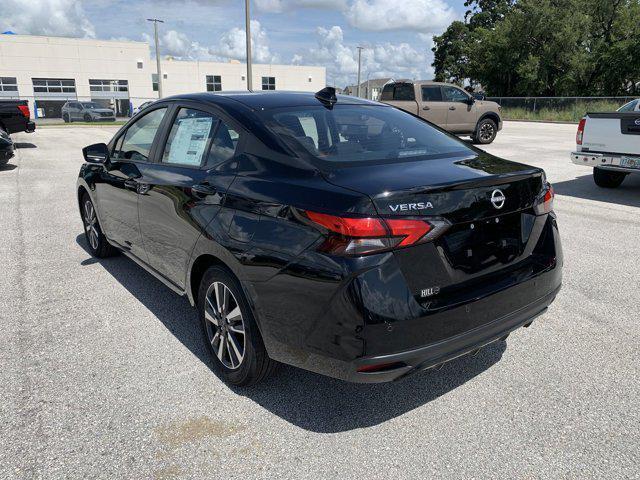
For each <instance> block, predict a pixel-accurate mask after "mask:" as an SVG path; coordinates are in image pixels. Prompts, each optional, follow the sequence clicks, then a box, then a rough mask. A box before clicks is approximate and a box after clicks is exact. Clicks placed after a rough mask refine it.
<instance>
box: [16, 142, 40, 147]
mask: <svg viewBox="0 0 640 480" xmlns="http://www.w3.org/2000/svg"><path fill="white" fill-rule="evenodd" d="M13 146H14V147H16V148H38V146H37V145H35V144H33V143H27V142H16V143H14V144H13Z"/></svg>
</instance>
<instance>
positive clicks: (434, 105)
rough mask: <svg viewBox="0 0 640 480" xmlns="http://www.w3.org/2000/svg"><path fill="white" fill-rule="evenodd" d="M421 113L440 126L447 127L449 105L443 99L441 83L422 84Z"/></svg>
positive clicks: (426, 118) (423, 116)
mask: <svg viewBox="0 0 640 480" xmlns="http://www.w3.org/2000/svg"><path fill="white" fill-rule="evenodd" d="M420 93H421V102H420V111H419V115H420V116H421V117H422V118H424V119H425V120H428V121H430V122H431V123H435V124H436V125H438V126H439V127H442V128H447V113H448V111H449V105H448V104H447V103H445V102H444V101H443V98H442V88H441V87H440V85H422V86H421V87H420Z"/></svg>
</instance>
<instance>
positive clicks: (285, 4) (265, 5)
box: [253, 0, 346, 13]
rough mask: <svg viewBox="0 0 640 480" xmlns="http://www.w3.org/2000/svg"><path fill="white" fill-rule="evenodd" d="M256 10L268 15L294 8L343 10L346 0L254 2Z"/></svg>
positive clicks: (255, 0)
mask: <svg viewBox="0 0 640 480" xmlns="http://www.w3.org/2000/svg"><path fill="white" fill-rule="evenodd" d="M253 3H254V5H255V7H256V10H258V11H260V12H268V13H281V12H284V11H289V10H291V9H293V8H319V9H331V10H342V9H344V7H345V3H346V2H345V1H344V0H254V2H253Z"/></svg>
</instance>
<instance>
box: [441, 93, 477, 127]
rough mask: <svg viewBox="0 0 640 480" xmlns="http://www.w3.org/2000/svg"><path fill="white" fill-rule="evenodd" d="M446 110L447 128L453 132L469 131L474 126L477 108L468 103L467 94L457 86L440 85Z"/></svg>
mask: <svg viewBox="0 0 640 480" xmlns="http://www.w3.org/2000/svg"><path fill="white" fill-rule="evenodd" d="M442 93H443V95H444V100H445V104H446V106H447V108H448V112H447V130H449V131H450V132H455V133H469V132H473V131H474V130H475V128H476V122H477V109H476V107H475V105H473V104H471V105H470V104H469V103H468V101H469V98H470V97H469V95H468V94H467V93H466V92H465V91H464V90H462V89H461V88H458V87H453V86H449V85H445V86H444V87H442Z"/></svg>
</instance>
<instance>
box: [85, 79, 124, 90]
mask: <svg viewBox="0 0 640 480" xmlns="http://www.w3.org/2000/svg"><path fill="white" fill-rule="evenodd" d="M89 90H91V91H92V92H128V91H129V81H128V80H91V79H90V80H89Z"/></svg>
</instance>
